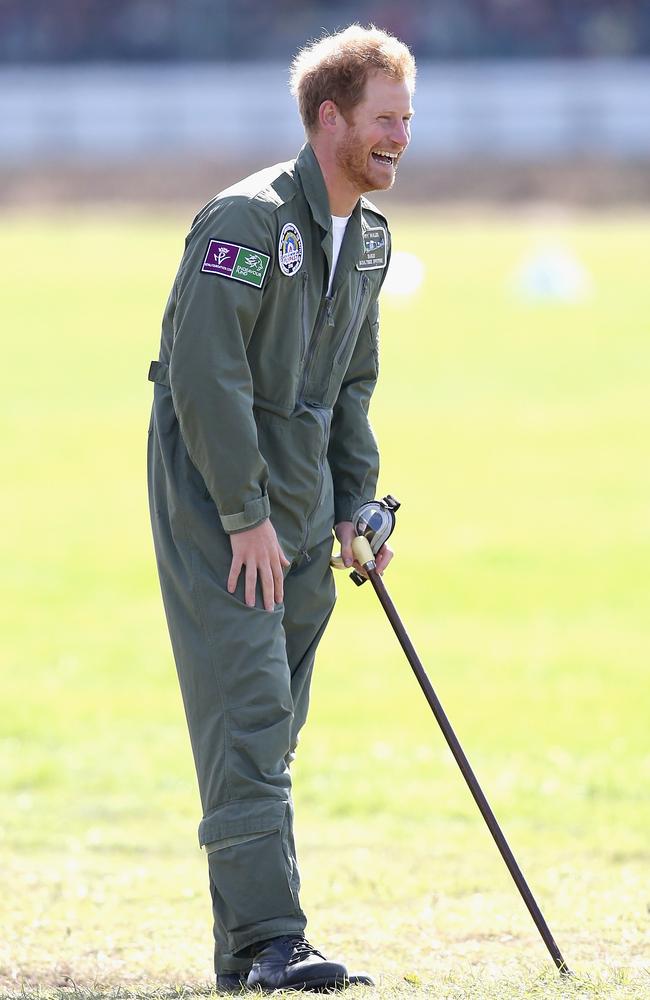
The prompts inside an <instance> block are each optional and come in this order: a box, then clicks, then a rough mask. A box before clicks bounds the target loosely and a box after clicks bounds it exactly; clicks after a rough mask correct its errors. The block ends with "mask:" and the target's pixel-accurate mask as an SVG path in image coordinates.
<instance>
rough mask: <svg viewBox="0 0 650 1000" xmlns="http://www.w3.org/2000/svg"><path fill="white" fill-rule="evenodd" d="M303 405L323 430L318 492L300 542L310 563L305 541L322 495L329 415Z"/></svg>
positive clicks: (317, 407) (321, 408) (319, 458)
mask: <svg viewBox="0 0 650 1000" xmlns="http://www.w3.org/2000/svg"><path fill="white" fill-rule="evenodd" d="M305 405H307V406H309V409H310V411H311V412H312V413H313V414H314V415H315V416H316V419H317V420H319V421H320V423H321V424H322V428H323V445H322V447H321V450H320V454H319V456H318V491H317V493H316V500H315V502H314V505H313V507H312V508H311V510H310V511H309V514H308V515H307V517H306V518H305V531H304V534H303V537H302V541H301V542H300V552H301V554H302V555H303V556H304V557H305V559H306V560H307V562H311V556H310V555H309V553H308V552H307V539H308V538H309V532H310V530H311V522H312V521H313V519H314V514H315V513H316V511H317V509H318V505H319V503H320V498H321V496H322V495H323V483H324V482H325V457H326V455H327V448H328V445H329V438H328V436H327V430H328V426H327V425H328V419H327V415H326V414H327V413H329V410H326V409H325V407H323V406H316V405H310V404H309V403H307V404H305Z"/></svg>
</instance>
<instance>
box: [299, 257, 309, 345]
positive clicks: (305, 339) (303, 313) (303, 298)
mask: <svg viewBox="0 0 650 1000" xmlns="http://www.w3.org/2000/svg"><path fill="white" fill-rule="evenodd" d="M308 281H309V274H308V273H307V271H303V274H302V287H301V289H300V317H301V323H302V340H301V342H300V362H301V363H302V361H303V359H304V357H305V354H306V353H307V347H308V346H309V324H308V322H307V320H308V318H309V317H308V315H307V282H308Z"/></svg>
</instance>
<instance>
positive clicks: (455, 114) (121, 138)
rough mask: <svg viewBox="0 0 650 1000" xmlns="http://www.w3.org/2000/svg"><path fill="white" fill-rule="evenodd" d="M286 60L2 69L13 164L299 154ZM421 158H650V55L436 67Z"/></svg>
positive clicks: (420, 92) (1, 97)
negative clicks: (610, 59)
mask: <svg viewBox="0 0 650 1000" xmlns="http://www.w3.org/2000/svg"><path fill="white" fill-rule="evenodd" d="M286 81H287V70H286V67H285V66H282V65H277V64H261V65H260V64H247V65H241V64H237V65H228V66H227V65H221V66H206V65H203V64H201V65H184V66H169V67H150V66H138V67H121V66H114V65H106V66H87V67H64V68H61V67H56V68H54V67H51V68H27V67H25V68H11V69H9V68H5V69H1V70H0V159H1V160H2V161H4V162H5V163H21V162H26V161H33V160H35V159H38V158H45V159H56V160H79V159H82V160H91V161H92V160H97V161H104V162H109V161H110V162H119V161H121V160H128V159H130V158H135V157H142V156H147V155H151V156H165V155H169V154H173V155H175V156H177V155H184V154H187V155H188V156H191V155H196V154H208V155H211V156H218V157H220V158H222V159H223V160H224V161H225V162H228V161H230V160H232V161H241V159H242V158H244V157H248V156H250V154H256V155H257V154H260V153H263V154H264V157H265V159H266V158H269V157H277V158H280V159H282V158H285V157H287V158H288V157H289V156H292V155H293V154H294V151H295V150H296V148H297V147H298V146H299V145H300V143H301V141H302V129H301V127H300V123H299V121H298V116H297V112H296V109H295V106H294V104H293V101H292V99H291V97H290V96H289V93H288V90H287V82H286ZM415 108H416V119H415V122H414V128H413V145H412V150H411V151H410V153H409V159H411V158H412V157H413V158H415V157H419V158H420V159H424V158H426V157H436V158H446V157H465V156H474V155H481V156H483V157H487V158H494V159H508V158H510V159H534V158H536V157H545V158H552V157H558V158H560V157H565V156H570V155H575V154H579V155H592V154H593V155H605V156H609V157H614V158H617V157H618V158H641V159H649V158H650V61H642V60H639V61H626V62H622V61H621V62H581V63H578V62H557V61H553V62H539V61H536V62H526V63H522V62H514V63H512V62H511V63H468V64H445V65H430V64H429V65H424V66H421V67H420V69H419V75H418V87H417V94H416V100H415Z"/></svg>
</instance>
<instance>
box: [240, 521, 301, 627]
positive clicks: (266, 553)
mask: <svg viewBox="0 0 650 1000" xmlns="http://www.w3.org/2000/svg"><path fill="white" fill-rule="evenodd" d="M230 545H231V547H232V563H231V565H230V573H229V574H228V593H229V594H234V592H235V588H236V586H237V580H238V579H239V574H240V573H241V571H242V568H243V567H244V566H245V567H246V584H245V587H244V600H245V601H246V604H248V606H249V607H251V608H252V607H254V606H255V590H256V587H257V580H258V577H259V581H260V586H261V588H262V599H263V601H264V608H265V609H266V611H273V609H274V607H275V605H276V604H280V603H281V602H282V599H283V597H284V577H283V573H282V568H283V567H284V566H289V565H290V563H289V560H288V559H287V557H286V556H285V554H284V552H283V551H282V548H281V546H280V543H279V541H278V536H277V535H276V533H275V528H274V527H273V525H272V524H271V522H270V521H269V520H268V518H267V520H266V521H262V523H261V524H258V525H256V526H255V527H254V528H248V529H247V530H246V531H238V532H236V533H235V534H233V535H230Z"/></svg>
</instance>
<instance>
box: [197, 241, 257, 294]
mask: <svg viewBox="0 0 650 1000" xmlns="http://www.w3.org/2000/svg"><path fill="white" fill-rule="evenodd" d="M270 259H271V258H270V257H269V255H268V254H266V253H261V252H260V251H259V250H251V249H250V248H249V247H242V246H240V245H239V244H238V243H227V242H226V241H225V240H210V242H209V244H208V249H207V251H206V254H205V257H204V258H203V263H202V265H201V270H202V271H203V272H204V273H205V274H221V275H222V276H223V277H224V278H234V279H235V281H243V282H244V283H245V284H247V285H255V287H256V288H259V287H260V285H261V284H262V282H263V281H264V275H265V274H266V269H267V267H268V266H269V261H270Z"/></svg>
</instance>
